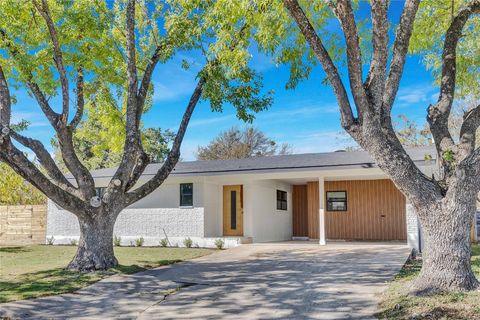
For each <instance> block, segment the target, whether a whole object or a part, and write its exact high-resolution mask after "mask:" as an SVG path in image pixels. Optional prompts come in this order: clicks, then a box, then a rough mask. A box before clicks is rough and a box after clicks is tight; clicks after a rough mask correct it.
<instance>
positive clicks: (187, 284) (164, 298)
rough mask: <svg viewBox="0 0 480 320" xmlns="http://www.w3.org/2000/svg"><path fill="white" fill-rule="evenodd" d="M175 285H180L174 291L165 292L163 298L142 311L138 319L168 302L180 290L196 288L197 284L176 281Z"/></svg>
mask: <svg viewBox="0 0 480 320" xmlns="http://www.w3.org/2000/svg"><path fill="white" fill-rule="evenodd" d="M175 283H178V284H179V285H178V286H177V287H176V288H174V289H169V290H165V291H164V293H163V297H162V298H161V299H160V300H159V301H157V302H155V303H154V304H151V305H149V306H148V307H147V308H145V309H144V310H142V311H140V312H139V313H138V316H137V318H138V317H140V316H141V315H142V314H144V313H145V312H147V311H148V310H149V309H151V308H153V307H155V306H158V305H159V304H161V303H163V302H164V301H165V300H167V298H168V297H169V296H171V295H173V294H176V293H177V292H179V291H180V290H182V289H183V288H188V287H191V286H195V285H197V283H193V282H181V281H175Z"/></svg>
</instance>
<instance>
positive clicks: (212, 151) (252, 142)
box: [197, 127, 290, 160]
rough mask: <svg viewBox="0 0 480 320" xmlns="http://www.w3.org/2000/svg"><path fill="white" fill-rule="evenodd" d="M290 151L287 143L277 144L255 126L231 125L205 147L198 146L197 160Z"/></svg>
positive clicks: (286, 152) (234, 157) (245, 156)
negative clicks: (241, 126) (241, 127)
mask: <svg viewBox="0 0 480 320" xmlns="http://www.w3.org/2000/svg"><path fill="white" fill-rule="evenodd" d="M288 153H290V146H289V145H288V144H282V145H278V144H277V142H275V141H274V140H273V139H271V138H269V137H267V136H266V135H265V134H264V133H263V132H262V131H260V130H259V129H257V128H255V127H245V128H244V129H243V130H241V129H240V128H238V127H232V128H230V129H229V130H227V131H224V132H221V133H220V134H219V135H218V136H217V137H216V138H215V139H214V140H212V141H211V142H210V143H209V144H208V145H207V146H205V147H198V150H197V159H198V160H227V159H243V158H251V157H265V156H273V155H280V154H288Z"/></svg>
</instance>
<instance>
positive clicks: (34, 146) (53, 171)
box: [10, 131, 80, 196]
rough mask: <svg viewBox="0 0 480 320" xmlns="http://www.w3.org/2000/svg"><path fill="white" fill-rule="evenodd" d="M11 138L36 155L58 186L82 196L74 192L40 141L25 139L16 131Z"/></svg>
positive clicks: (11, 134)
mask: <svg viewBox="0 0 480 320" xmlns="http://www.w3.org/2000/svg"><path fill="white" fill-rule="evenodd" d="M10 136H11V137H12V138H13V139H15V140H16V141H17V142H19V143H20V144H22V145H23V146H25V147H27V148H29V149H30V150H32V151H33V152H34V153H35V155H36V156H37V158H38V160H39V162H40V164H41V165H42V166H43V167H44V168H45V170H46V171H47V173H48V175H49V176H50V177H51V178H52V179H53V180H55V181H56V182H57V183H58V184H63V186H62V187H64V188H68V191H69V192H72V193H73V194H76V195H77V196H80V194H78V193H77V192H76V190H74V189H75V187H74V186H73V185H72V184H71V183H70V182H69V181H68V180H67V178H65V176H64V174H63V173H62V172H61V171H60V169H59V168H58V166H57V165H56V163H55V161H54V160H53V159H52V157H51V156H50V153H49V152H48V151H47V149H45V147H44V146H43V144H42V143H41V142H40V141H39V140H36V139H32V138H28V137H25V136H23V135H21V134H19V133H17V132H15V131H12V132H11V133H10Z"/></svg>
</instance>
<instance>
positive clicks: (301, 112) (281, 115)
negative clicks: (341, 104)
mask: <svg viewBox="0 0 480 320" xmlns="http://www.w3.org/2000/svg"><path fill="white" fill-rule="evenodd" d="M335 113H339V109H338V106H337V105H336V104H324V105H318V104H311V105H302V106H299V107H290V108H289V109H284V110H280V111H276V110H275V108H273V109H272V110H268V111H265V112H264V113H260V114H259V115H258V116H257V119H259V120H279V119H284V120H288V121H291V120H292V118H295V120H298V119H301V118H310V117H312V116H314V115H320V114H335Z"/></svg>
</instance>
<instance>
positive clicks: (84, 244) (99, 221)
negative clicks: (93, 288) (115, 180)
mask: <svg viewBox="0 0 480 320" xmlns="http://www.w3.org/2000/svg"><path fill="white" fill-rule="evenodd" d="M116 216H117V215H114V214H107V213H103V212H102V213H101V214H98V215H97V216H96V217H95V218H92V217H88V218H79V219H78V221H79V223H80V241H79V242H78V249H77V253H76V254H75V257H74V258H73V260H72V261H71V262H70V263H69V264H68V266H67V269H70V270H78V271H94V270H106V269H109V268H112V267H115V266H117V265H118V261H117V258H115V254H114V252H113V239H112V238H113V227H114V225H115V220H116Z"/></svg>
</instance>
